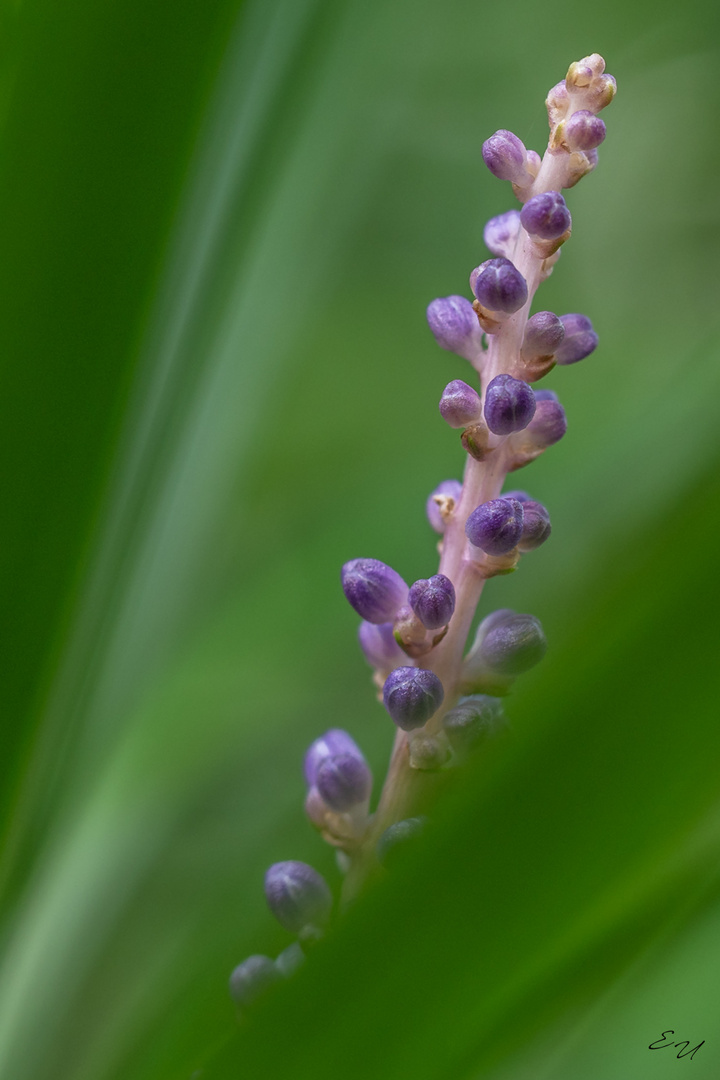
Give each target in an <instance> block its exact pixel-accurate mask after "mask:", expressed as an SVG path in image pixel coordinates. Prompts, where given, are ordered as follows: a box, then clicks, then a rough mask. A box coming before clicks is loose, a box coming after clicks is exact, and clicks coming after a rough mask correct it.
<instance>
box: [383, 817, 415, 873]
mask: <svg viewBox="0 0 720 1080" xmlns="http://www.w3.org/2000/svg"><path fill="white" fill-rule="evenodd" d="M426 825H427V818H425V817H413V818H405V820H404V821H396V822H395V824H394V825H390V826H389V828H387V829H386V830H385V832H384V833H383V834H382V836H381V837H380V839H379V840H378V842H377V857H378V859H379V860H380V862H381V864H382V865H383V866H384V867H385V868H386V869H387V870H391V869H392V868H393V867H394V866H396V865H397V864H398V862H401V861H402V858H403V855H404V854H405V853H406V852H407V851H408V848H411V847H412V846H413V845H414V844H415V843H416V841H417V840H418V839H419V837H420V836H421V835H422V833H423V832H424V830H425V827H426Z"/></svg>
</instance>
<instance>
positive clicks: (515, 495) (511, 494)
mask: <svg viewBox="0 0 720 1080" xmlns="http://www.w3.org/2000/svg"><path fill="white" fill-rule="evenodd" d="M502 497H503V499H517V501H518V502H519V503H526V502H529V501H532V500H531V499H530V496H529V495H528V493H527V491H503V494H502Z"/></svg>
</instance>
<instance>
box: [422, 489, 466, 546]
mask: <svg viewBox="0 0 720 1080" xmlns="http://www.w3.org/2000/svg"><path fill="white" fill-rule="evenodd" d="M461 493H462V484H461V483H460V481H459V480H441V482H440V483H439V484H438V486H437V487H436V488H435V490H434V491H432V492H431V493H430V495H428V500H427V503H426V504H425V511H426V513H427V518H428V521H429V522H430V524H431V525H432V527H433V529H434V530H435V532H437V533H441V534H442V533H444V532H445V524H446V520H447V518H448V517H449V516H450V514H452V512H453V510H454V509H455V507H456V506H457V504H458V503H459V502H460V495H461Z"/></svg>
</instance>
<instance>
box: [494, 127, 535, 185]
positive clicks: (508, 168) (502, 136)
mask: <svg viewBox="0 0 720 1080" xmlns="http://www.w3.org/2000/svg"><path fill="white" fill-rule="evenodd" d="M526 154H527V151H526V150H525V146H524V145H523V143H522V141H521V140H520V139H518V137H517V135H514V134H513V133H512V131H506V130H504V129H501V130H500V131H496V132H495V134H494V135H491V136H490V138H489V139H486V140H485V142H484V143H483V148H482V156H483V161H484V162H485V164H486V165H487V167H488V169H489V170H490V172H491V173H492V174H493V176H497V177H498V179H499V180H510V181H512V183H513V184H521V185H522V184H527V183H528V181H529V180H531V179H532V178H531V177H530V176H529V175H528V172H527V168H526V160H527V158H526Z"/></svg>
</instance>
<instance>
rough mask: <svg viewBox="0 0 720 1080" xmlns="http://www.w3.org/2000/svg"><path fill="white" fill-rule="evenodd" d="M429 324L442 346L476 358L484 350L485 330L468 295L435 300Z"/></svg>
mask: <svg viewBox="0 0 720 1080" xmlns="http://www.w3.org/2000/svg"><path fill="white" fill-rule="evenodd" d="M427 321H428V326H429V327H430V329H431V330H432V332H433V334H434V336H435V340H436V341H437V343H438V345H439V346H440V348H441V349H447V350H448V352H454V353H457V355H458V356H463V357H464V358H465V359H466V360H470V361H471V362H473V361H474V360H476V359H477V358H478V356H479V355H480V353H481V352H482V331H481V330H480V325H479V323H478V320H477V315H476V314H475V312H474V311H473V307H472V304H471V303H470V301H469V300H466V299H465V297H464V296H445V297H441V298H440V299H438V300H433V301H432V303H431V304H430V305H429V306H428V309H427Z"/></svg>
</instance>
